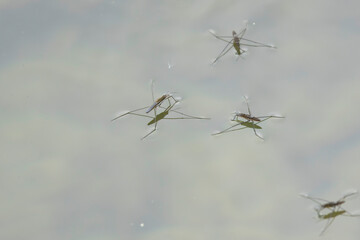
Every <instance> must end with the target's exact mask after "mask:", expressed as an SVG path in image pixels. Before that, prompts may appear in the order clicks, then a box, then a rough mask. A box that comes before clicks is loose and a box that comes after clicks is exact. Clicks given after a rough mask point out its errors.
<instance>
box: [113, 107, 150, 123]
mask: <svg viewBox="0 0 360 240" xmlns="http://www.w3.org/2000/svg"><path fill="white" fill-rule="evenodd" d="M146 108H148V107H143V108H139V109H135V110H132V111H128V112H126V113H124V114H121V115H120V116H117V117H115V118H113V119H111V121H115V120H116V119H119V118H121V117H124V116H126V115H128V114H132V115H138V116H143V117H147V116H146V115H142V114H136V113H134V112H137V111H140V110H144V109H146Z"/></svg>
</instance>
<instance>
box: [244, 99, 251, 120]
mask: <svg viewBox="0 0 360 240" xmlns="http://www.w3.org/2000/svg"><path fill="white" fill-rule="evenodd" d="M244 99H245V102H246V106H247V108H248V112H249V115H250V116H251V111H250V107H249V103H248V101H247V98H246V97H245V96H244Z"/></svg>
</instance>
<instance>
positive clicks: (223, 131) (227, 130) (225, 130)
mask: <svg viewBox="0 0 360 240" xmlns="http://www.w3.org/2000/svg"><path fill="white" fill-rule="evenodd" d="M239 125H241V123H237V124H235V125H232V126H230V127H228V128H226V129H224V130H222V131H220V132H217V133H213V134H211V135H213V136H215V135H219V134H222V133H227V132H232V131H237V130H241V129H245V128H246V127H242V128H239V129H232V128H234V127H237V126H239Z"/></svg>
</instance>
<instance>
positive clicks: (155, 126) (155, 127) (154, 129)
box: [141, 108, 157, 140]
mask: <svg viewBox="0 0 360 240" xmlns="http://www.w3.org/2000/svg"><path fill="white" fill-rule="evenodd" d="M154 114H155V118H154V119H155V125H154V128H153V130H151V131H150V132H149V133H148V134H146V135H145V136H144V137H142V138H141V140H143V139H144V138H146V137H147V136H149V135H150V134H152V133H153V132H155V131H156V129H157V119H156V108H154Z"/></svg>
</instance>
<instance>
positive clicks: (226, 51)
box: [211, 40, 233, 64]
mask: <svg viewBox="0 0 360 240" xmlns="http://www.w3.org/2000/svg"><path fill="white" fill-rule="evenodd" d="M232 42H233V40H231V41H230V42H228V44H226V46H225V47H224V49H223V50H222V51H221V52H220V54H219V55H218V56H217V57H216V58H215V60H214V61H213V62H212V63H211V64H215V63H216V62H217V61H218V60H219V59H220V58H221V57H222V56H224V55H225V54H226V53H228V52H229V51H230V49H232V47H233V46H229V45H230V44H232ZM227 47H229V49H226V48H227Z"/></svg>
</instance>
